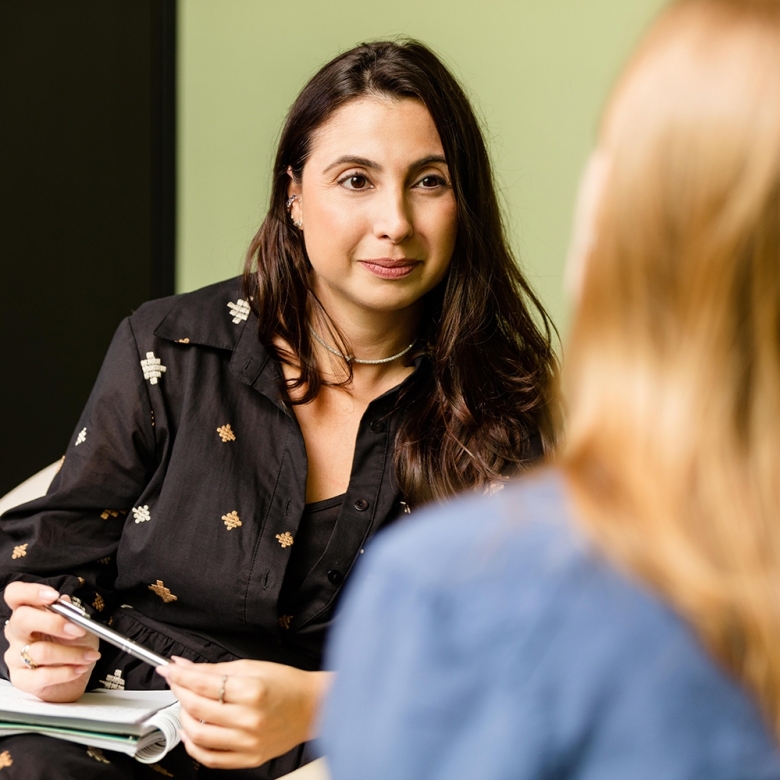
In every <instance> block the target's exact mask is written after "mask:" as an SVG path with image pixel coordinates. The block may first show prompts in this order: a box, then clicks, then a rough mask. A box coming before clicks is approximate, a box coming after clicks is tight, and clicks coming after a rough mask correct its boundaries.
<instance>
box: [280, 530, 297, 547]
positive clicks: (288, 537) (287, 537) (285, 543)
mask: <svg viewBox="0 0 780 780" xmlns="http://www.w3.org/2000/svg"><path fill="white" fill-rule="evenodd" d="M276 538H277V540H278V541H279V544H281V545H282V547H289V546H290V545H291V544H292V543H293V538H292V534H291V533H290V532H289V531H285V532H284V533H283V534H276Z"/></svg>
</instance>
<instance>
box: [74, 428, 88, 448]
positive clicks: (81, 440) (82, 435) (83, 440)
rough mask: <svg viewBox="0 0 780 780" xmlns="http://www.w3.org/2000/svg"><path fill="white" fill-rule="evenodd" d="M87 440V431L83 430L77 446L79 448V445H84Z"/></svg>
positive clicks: (77, 439) (77, 438) (78, 437)
mask: <svg viewBox="0 0 780 780" xmlns="http://www.w3.org/2000/svg"><path fill="white" fill-rule="evenodd" d="M86 440H87V429H86V428H82V429H81V430H80V431H79V435H78V436H77V437H76V444H75V446H76V447H78V446H79V444H83V443H84V442H85V441H86Z"/></svg>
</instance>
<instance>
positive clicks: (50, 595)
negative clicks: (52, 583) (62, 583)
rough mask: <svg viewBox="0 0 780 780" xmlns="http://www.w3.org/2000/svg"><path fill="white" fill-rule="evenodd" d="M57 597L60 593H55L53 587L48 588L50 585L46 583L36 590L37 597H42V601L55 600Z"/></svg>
mask: <svg viewBox="0 0 780 780" xmlns="http://www.w3.org/2000/svg"><path fill="white" fill-rule="evenodd" d="M59 597H60V594H59V593H57V591H56V590H54V588H50V587H48V586H46V585H44V587H42V588H41V589H40V590H39V591H38V598H39V599H42V600H43V601H55V600H56V599H58V598H59Z"/></svg>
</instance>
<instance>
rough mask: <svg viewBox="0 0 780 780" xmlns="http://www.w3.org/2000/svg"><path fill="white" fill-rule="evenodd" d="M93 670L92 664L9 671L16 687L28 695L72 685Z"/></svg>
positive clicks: (10, 668)
mask: <svg viewBox="0 0 780 780" xmlns="http://www.w3.org/2000/svg"><path fill="white" fill-rule="evenodd" d="M91 668H92V665H91V664H90V665H86V666H40V667H38V668H36V669H30V668H28V667H26V666H25V667H24V669H13V668H12V667H9V671H10V672H11V682H12V683H13V684H14V687H16V688H19V690H22V691H26V692H27V693H36V692H38V691H43V690H44V689H46V688H50V687H52V686H55V685H65V684H67V683H71V682H73V681H74V680H77V679H78V678H79V677H81V676H82V675H84V674H86V673H87V672H89V671H90V670H91Z"/></svg>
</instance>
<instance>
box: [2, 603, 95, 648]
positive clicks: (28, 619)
mask: <svg viewBox="0 0 780 780" xmlns="http://www.w3.org/2000/svg"><path fill="white" fill-rule="evenodd" d="M6 628H7V630H8V631H10V632H11V635H12V636H14V637H16V638H18V639H28V638H31V637H34V636H35V635H37V634H48V635H49V636H54V637H57V638H58V639H63V640H69V639H78V638H81V637H83V636H85V635H86V633H87V632H86V630H85V629H83V628H81V626H77V625H76V624H75V623H71V622H70V621H69V620H67V619H66V618H64V617H62V616H61V615H57V614H56V613H54V612H49V611H48V610H45V609H40V608H39V607H31V606H27V605H24V606H19V607H17V608H16V609H15V610H14V611H13V614H12V615H11V618H10V619H9V621H8V626H7V627H6Z"/></svg>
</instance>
